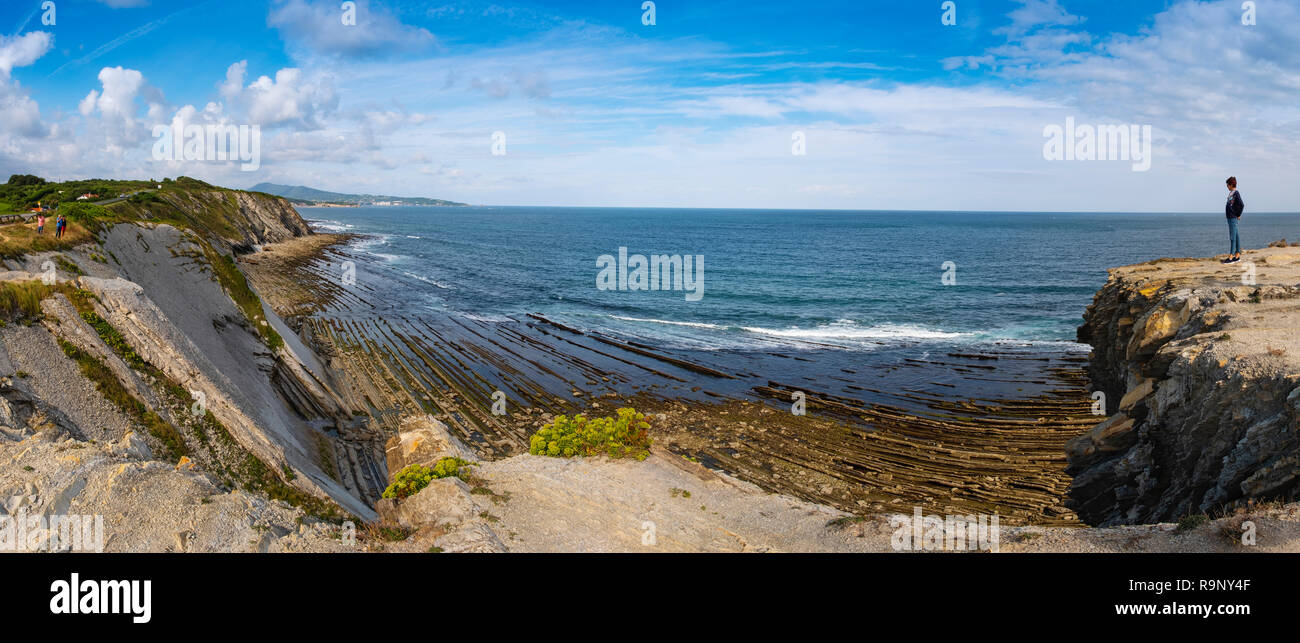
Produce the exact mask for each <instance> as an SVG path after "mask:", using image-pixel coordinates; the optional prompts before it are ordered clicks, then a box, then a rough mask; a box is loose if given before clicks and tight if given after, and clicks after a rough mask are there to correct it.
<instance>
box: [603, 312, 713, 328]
mask: <svg viewBox="0 0 1300 643" xmlns="http://www.w3.org/2000/svg"><path fill="white" fill-rule="evenodd" d="M610 317H611V318H613V319H621V320H623V321H630V322H642V323H647V324H668V325H670V326H689V327H691V328H708V329H712V330H719V329H723V328H726V326H719V325H718V324H706V323H703V322H684V321H670V320H667V319H644V318H641V317H620V316H618V315H610Z"/></svg>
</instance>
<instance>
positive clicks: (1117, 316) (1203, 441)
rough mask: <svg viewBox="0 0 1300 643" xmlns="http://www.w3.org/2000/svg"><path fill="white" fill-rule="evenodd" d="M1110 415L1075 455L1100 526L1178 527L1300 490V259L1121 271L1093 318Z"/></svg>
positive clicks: (1084, 333) (1274, 251)
mask: <svg viewBox="0 0 1300 643" xmlns="http://www.w3.org/2000/svg"><path fill="white" fill-rule="evenodd" d="M1078 335H1079V341H1081V342H1085V343H1088V344H1090V345H1092V347H1093V351H1092V354H1091V356H1090V364H1089V374H1090V376H1091V378H1092V382H1093V384H1094V388H1095V389H1096V390H1098V391H1101V392H1102V393H1104V394H1105V398H1104V399H1105V405H1106V412H1107V413H1108V414H1109V417H1107V418H1106V420H1105V421H1103V422H1101V423H1100V424H1098V425H1097V426H1095V427H1094V428H1092V429H1091V430H1090V431H1088V432H1087V433H1086V434H1084V435H1082V436H1080V437H1078V438H1076V439H1074V440H1073V441H1072V442H1070V443H1069V445H1068V447H1067V455H1068V457H1069V468H1068V470H1067V471H1068V473H1070V474H1071V475H1072V476H1074V480H1073V482H1072V485H1071V488H1070V492H1069V499H1068V503H1067V504H1068V506H1070V507H1071V508H1072V509H1074V510H1075V511H1076V512H1077V513H1078V514H1079V516H1080V517H1081V518H1082V519H1083V520H1084V521H1086V522H1088V523H1089V524H1093V525H1114V524H1133V523H1153V522H1161V521H1169V520H1178V519H1179V518H1180V517H1183V516H1186V515H1189V514H1198V513H1203V512H1208V511H1211V510H1213V509H1216V508H1223V507H1227V506H1231V505H1233V504H1236V503H1239V502H1240V501H1243V500H1246V499H1264V498H1268V499H1272V498H1283V499H1287V498H1294V497H1295V496H1296V494H1297V491H1298V490H1300V252H1298V251H1297V250H1295V249H1294V248H1290V247H1278V248H1269V249H1264V250H1253V251H1249V252H1247V253H1246V255H1245V258H1244V259H1243V261H1242V262H1241V263H1238V264H1221V263H1219V261H1218V260H1217V259H1161V260H1157V261H1152V262H1148V263H1144V264H1139V265H1134V266H1126V267H1123V268H1116V269H1114V270H1111V271H1110V278H1109V280H1108V281H1107V282H1106V285H1105V286H1104V287H1102V289H1101V290H1100V291H1099V292H1098V293H1097V295H1096V297H1095V299H1094V300H1093V303H1092V305H1091V306H1089V307H1088V310H1087V311H1086V312H1085V313H1084V324H1083V326H1082V327H1080V328H1079V333H1078Z"/></svg>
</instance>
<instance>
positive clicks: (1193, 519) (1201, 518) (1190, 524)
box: [1178, 514, 1210, 531]
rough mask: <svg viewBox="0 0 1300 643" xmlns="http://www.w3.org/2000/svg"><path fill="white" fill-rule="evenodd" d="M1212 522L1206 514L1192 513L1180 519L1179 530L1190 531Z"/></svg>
mask: <svg viewBox="0 0 1300 643" xmlns="http://www.w3.org/2000/svg"><path fill="white" fill-rule="evenodd" d="M1207 522H1210V517H1209V516H1208V515H1206V514H1191V515H1187V516H1183V517H1182V518H1179V519H1178V531H1189V530H1192V529H1196V528H1197V527H1200V526H1201V525H1204V524H1205V523H1207Z"/></svg>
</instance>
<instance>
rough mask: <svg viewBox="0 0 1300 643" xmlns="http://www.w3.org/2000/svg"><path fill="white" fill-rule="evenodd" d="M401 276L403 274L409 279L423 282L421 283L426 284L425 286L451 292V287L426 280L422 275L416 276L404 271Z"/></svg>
mask: <svg viewBox="0 0 1300 643" xmlns="http://www.w3.org/2000/svg"><path fill="white" fill-rule="evenodd" d="M402 274H404V275H406V276H407V277H410V278H412V279H419V280H420V281H423V282H424V283H426V284H430V285H433V286H437V287H439V288H442V289H443V290H451V286H448V285H447V284H444V283H442V282H440V281H435V280H433V279H430V278H428V277H425V276H424V275H417V274H415V273H413V272H407V271H405V270H403V271H402Z"/></svg>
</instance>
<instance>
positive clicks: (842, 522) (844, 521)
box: [826, 516, 867, 529]
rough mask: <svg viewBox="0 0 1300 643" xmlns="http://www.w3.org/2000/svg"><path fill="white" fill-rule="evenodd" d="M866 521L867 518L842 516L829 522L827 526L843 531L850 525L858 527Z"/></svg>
mask: <svg viewBox="0 0 1300 643" xmlns="http://www.w3.org/2000/svg"><path fill="white" fill-rule="evenodd" d="M866 520H867V517H866V516H840V517H839V518H833V519H831V520H829V521H827V522H826V526H827V527H835V528H837V529H843V528H844V527H848V526H850V525H856V524H858V523H860V522H866Z"/></svg>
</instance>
